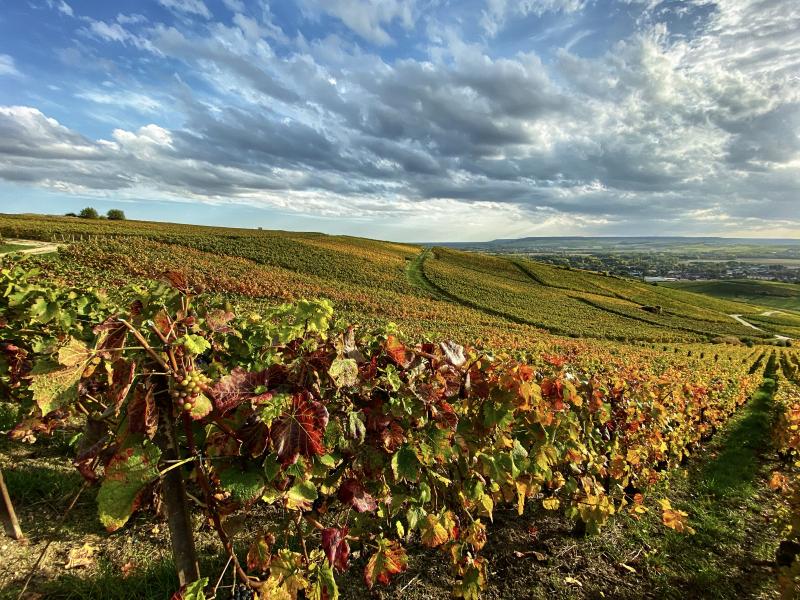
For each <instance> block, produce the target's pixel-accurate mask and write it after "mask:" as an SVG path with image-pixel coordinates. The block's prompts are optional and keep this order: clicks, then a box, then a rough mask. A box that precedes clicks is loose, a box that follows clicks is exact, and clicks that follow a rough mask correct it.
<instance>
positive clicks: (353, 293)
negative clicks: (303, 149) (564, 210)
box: [0, 215, 791, 343]
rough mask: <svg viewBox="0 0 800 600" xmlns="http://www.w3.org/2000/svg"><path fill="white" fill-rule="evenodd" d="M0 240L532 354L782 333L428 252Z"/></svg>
mask: <svg viewBox="0 0 800 600" xmlns="http://www.w3.org/2000/svg"><path fill="white" fill-rule="evenodd" d="M0 234H3V235H5V236H9V237H11V236H14V237H25V238H28V239H35V240H42V241H49V242H53V241H56V242H58V241H62V240H68V241H71V240H73V239H75V240H77V243H76V244H75V245H74V246H73V247H72V248H70V249H66V250H65V251H64V253H63V254H62V258H61V259H60V260H55V261H53V262H52V263H51V265H52V268H55V269H61V268H64V269H67V270H71V273H72V275H73V276H75V277H81V276H83V275H84V274H85V273H84V271H81V269H84V270H88V273H87V274H89V275H90V278H91V277H95V278H97V279H98V281H103V280H104V279H105V281H106V282H112V281H115V282H118V281H122V280H125V279H126V278H127V277H128V276H130V275H133V276H138V277H145V278H148V277H149V278H152V277H156V276H158V275H159V274H160V273H161V272H163V271H164V270H167V269H169V268H173V266H174V265H177V264H181V265H182V266H183V268H185V269H187V270H188V271H189V272H191V273H192V276H193V277H194V278H196V279H197V280H198V281H199V282H201V283H202V284H203V285H204V286H206V288H207V289H208V290H209V291H215V292H220V293H225V294H235V295H236V296H237V297H238V298H240V299H241V300H242V301H244V302H245V303H247V302H252V301H258V302H273V303H274V302H283V301H285V300H288V299H291V298H298V297H314V296H321V297H326V298H330V299H331V300H332V301H334V304H335V305H336V307H337V309H338V310H340V311H342V314H343V315H344V316H345V317H347V318H349V319H351V320H353V321H354V322H365V323H375V322H377V321H380V320H391V321H396V322H397V323H398V324H400V325H401V326H402V327H403V328H404V330H407V331H408V333H410V334H413V335H424V334H432V335H448V334H449V335H453V336H456V337H463V336H466V337H467V338H469V339H477V338H486V340H487V341H489V342H495V341H498V342H503V343H505V342H509V343H516V342H520V341H521V340H526V342H525V343H528V342H527V341H528V340H530V339H531V338H535V337H536V331H538V332H541V331H545V332H549V333H554V334H557V335H562V336H570V337H581V338H585V337H591V338H599V339H613V340H630V341H644V342H665V341H672V342H700V341H709V340H712V339H714V338H719V337H724V336H734V337H737V336H738V337H764V338H769V337H772V335H773V334H774V333H781V332H780V326H779V325H777V324H776V326H775V327H772V326H770V327H769V328H768V331H765V332H759V331H757V330H754V329H752V328H748V327H746V326H744V325H742V324H741V323H738V322H737V321H735V320H734V319H733V318H731V317H730V316H729V315H730V314H740V315H743V316H745V317H746V316H747V315H757V314H759V313H761V312H763V310H762V309H760V308H759V307H758V306H756V305H754V304H747V303H742V302H731V301H728V300H720V299H715V298H711V297H709V296H706V295H700V294H695V293H689V292H681V291H675V290H672V289H667V288H665V287H663V286H652V285H646V284H642V283H641V282H637V281H634V280H629V279H621V278H618V277H609V276H603V275H601V274H597V273H593V272H589V271H578V270H566V269H560V268H556V267H553V266H550V265H544V264H541V263H536V262H533V261H527V260H524V259H517V258H513V257H505V256H503V257H491V256H489V255H484V254H476V253H467V252H460V251H456V250H449V249H444V248H439V249H434V250H433V251H432V252H431V251H428V252H425V251H424V250H423V248H421V247H418V246H413V245H404V244H394V243H390V242H379V241H373V240H365V239H361V238H349V237H341V236H325V235H322V234H314V233H291V232H278V231H258V230H237V229H224V228H204V227H196V226H183V225H175V224H159V223H146V222H134V221H128V222H109V221H105V222H97V223H87V222H86V221H84V220H81V219H74V218H63V217H50V218H42V217H30V216H24V215H23V216H19V215H6V216H0ZM81 239H83V241H80V240H81ZM245 273H246V275H245ZM376 320H377V321H376ZM787 335H789V336H790V337H791V335H790V334H787Z"/></svg>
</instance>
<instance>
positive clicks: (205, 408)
mask: <svg viewBox="0 0 800 600" xmlns="http://www.w3.org/2000/svg"><path fill="white" fill-rule="evenodd" d="M213 409H214V405H213V404H211V400H209V399H208V396H206V395H205V394H198V395H197V396H195V398H194V405H193V406H192V410H190V411H189V416H190V417H191V418H192V421H199V420H200V419H202V418H203V417H205V416H207V415H208V413H210V412H211V411H212V410H213Z"/></svg>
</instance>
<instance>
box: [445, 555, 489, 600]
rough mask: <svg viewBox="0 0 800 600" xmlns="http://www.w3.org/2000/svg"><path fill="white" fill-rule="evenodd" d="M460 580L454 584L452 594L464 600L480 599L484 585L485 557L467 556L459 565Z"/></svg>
mask: <svg viewBox="0 0 800 600" xmlns="http://www.w3.org/2000/svg"><path fill="white" fill-rule="evenodd" d="M460 570H461V571H462V576H461V580H460V581H459V582H458V583H457V584H456V586H455V589H454V590H453V595H454V596H455V597H456V598H463V599H464V600H480V597H481V592H482V591H483V588H485V587H486V559H485V558H482V557H477V558H474V559H473V558H471V557H467V558H466V560H465V563H464V565H463V566H461V569H460Z"/></svg>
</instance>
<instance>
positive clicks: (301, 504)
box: [286, 481, 319, 510]
mask: <svg viewBox="0 0 800 600" xmlns="http://www.w3.org/2000/svg"><path fill="white" fill-rule="evenodd" d="M318 497H319V494H317V487H316V486H315V485H314V483H313V482H311V481H301V482H300V483H296V484H294V485H293V486H292V487H290V488H289V491H288V492H287V494H286V504H287V507H288V508H289V509H290V510H311V505H312V504H313V503H314V500H316V499H317V498H318Z"/></svg>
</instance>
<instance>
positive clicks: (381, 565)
mask: <svg viewBox="0 0 800 600" xmlns="http://www.w3.org/2000/svg"><path fill="white" fill-rule="evenodd" d="M407 568H408V555H407V554H406V551H405V549H404V548H403V546H401V545H400V542H396V541H391V540H387V539H385V538H379V539H378V550H377V552H375V554H373V555H372V556H371V557H370V559H369V561H368V562H367V566H366V567H364V582H365V583H366V584H367V587H368V588H370V589H372V587H373V586H374V585H375V583H376V582H377V583H380V584H382V585H388V584H389V579H390V578H391V576H392V575H397V574H398V573H402V572H403V571H405V570H406V569H407Z"/></svg>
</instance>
